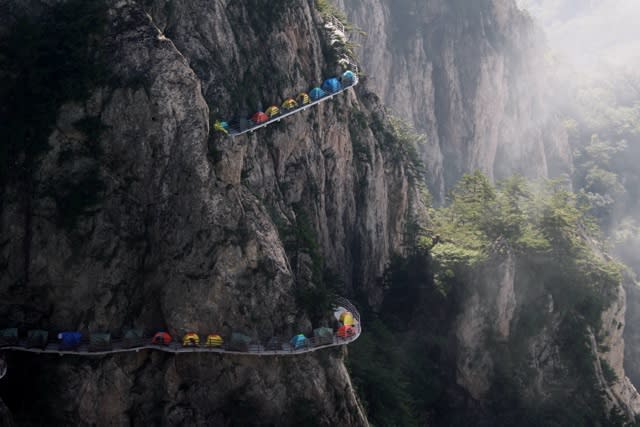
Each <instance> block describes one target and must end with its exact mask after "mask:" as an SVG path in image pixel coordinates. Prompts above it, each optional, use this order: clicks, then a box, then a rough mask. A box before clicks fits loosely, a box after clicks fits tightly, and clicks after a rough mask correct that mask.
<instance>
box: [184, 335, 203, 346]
mask: <svg viewBox="0 0 640 427" xmlns="http://www.w3.org/2000/svg"><path fill="white" fill-rule="evenodd" d="M199 345H200V337H199V336H198V334H196V333H195V332H187V333H186V334H184V337H182V346H183V347H197V346H199Z"/></svg>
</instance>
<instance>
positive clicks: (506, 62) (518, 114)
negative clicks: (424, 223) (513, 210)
mask: <svg viewBox="0 0 640 427" xmlns="http://www.w3.org/2000/svg"><path fill="white" fill-rule="evenodd" d="M340 4H341V5H342V6H343V7H344V9H345V10H346V11H347V15H348V17H349V19H350V20H352V21H353V22H354V24H355V25H357V26H358V27H360V28H362V29H363V30H364V32H365V33H366V35H365V36H363V37H361V38H360V40H359V43H360V44H361V48H360V49H359V50H358V53H359V55H360V58H361V61H362V64H363V66H364V71H365V73H366V74H367V76H368V79H369V84H370V85H371V87H372V88H374V90H375V91H376V92H377V93H379V94H380V95H381V97H382V99H383V101H384V102H385V103H387V104H388V105H389V106H391V107H392V108H393V111H394V112H395V114H397V115H399V116H401V117H404V118H405V119H407V120H409V121H410V122H411V123H413V124H414V125H415V127H416V128H417V129H418V130H420V131H421V132H424V133H425V134H426V135H427V142H428V143H427V144H426V145H425V146H424V147H423V153H422V154H423V158H424V161H425V163H426V165H427V172H428V181H429V186H430V188H431V190H432V192H433V194H434V195H435V196H436V197H437V198H438V199H442V198H443V197H444V192H445V191H446V190H448V189H450V188H451V187H452V186H453V184H454V183H455V182H456V181H457V180H458V178H459V177H460V176H461V174H463V173H464V172H469V171H473V170H476V169H477V170H481V171H482V172H484V173H485V174H487V175H488V176H489V177H495V178H501V177H505V176H508V175H511V174H513V173H520V174H523V175H525V176H530V177H540V176H555V175H558V174H560V173H563V172H567V171H569V170H570V168H571V151H570V150H569V147H568V143H567V136H566V133H565V132H564V130H563V128H562V127H561V126H560V124H559V122H558V120H557V118H556V117H554V115H553V96H552V90H551V89H550V88H549V87H547V84H548V79H547V77H546V71H545V68H546V67H545V65H544V59H543V58H544V47H543V46H544V45H543V43H542V40H541V39H542V37H541V35H540V34H539V33H538V32H537V30H536V29H535V28H534V26H533V24H532V22H531V20H530V19H529V18H528V17H527V16H526V15H524V14H522V13H521V12H520V11H519V10H518V9H517V8H516V6H515V3H514V2H513V1H511V0H482V1H475V2H473V3H469V2H466V1H448V0H428V1H415V0H402V1H395V0H394V1H388V0H342V1H341V2H340Z"/></svg>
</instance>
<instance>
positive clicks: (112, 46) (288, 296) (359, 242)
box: [0, 0, 417, 425]
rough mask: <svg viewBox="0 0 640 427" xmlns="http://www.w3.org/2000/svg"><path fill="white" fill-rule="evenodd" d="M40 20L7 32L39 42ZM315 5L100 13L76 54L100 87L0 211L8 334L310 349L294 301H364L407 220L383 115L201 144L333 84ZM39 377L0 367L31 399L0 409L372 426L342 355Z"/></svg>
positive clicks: (122, 362)
mask: <svg viewBox="0 0 640 427" xmlns="http://www.w3.org/2000/svg"><path fill="white" fill-rule="evenodd" d="M35 3H38V2H35ZM43 4H44V3H39V7H38V8H31V7H32V5H30V6H28V7H27V6H25V8H24V10H23V11H24V12H25V13H27V14H35V13H42V16H41V22H42V23H43V25H45V24H51V22H48V21H47V19H52V18H51V16H49V15H47V10H48V9H47V7H45V6H43ZM64 4H69V3H68V2H66V3H65V2H58V3H56V5H54V6H52V7H54V8H55V7H64ZM71 4H72V5H73V3H71ZM311 4H312V3H310V2H307V1H296V2H294V3H292V4H287V5H280V7H279V8H278V11H277V13H274V8H273V6H272V5H267V4H265V5H262V4H257V3H255V2H253V3H251V4H249V2H231V3H229V2H224V1H220V0H216V1H213V2H191V1H189V2H187V1H184V2H181V1H177V2H171V4H169V3H166V2H154V1H144V2H142V1H140V2H139V1H133V0H129V1H109V2H107V11H106V14H105V16H104V19H105V20H106V21H105V26H104V32H103V33H102V34H99V31H98V30H99V29H100V27H96V34H92V35H90V37H91V38H92V40H96V43H97V46H98V47H97V48H96V49H95V56H96V58H97V59H96V60H97V61H99V62H100V63H101V64H102V65H103V66H104V67H105V70H104V71H105V74H106V78H104V79H99V80H97V83H96V84H95V85H93V86H91V88H90V90H89V91H88V93H87V95H86V96H84V97H81V98H79V99H74V100H67V102H64V103H63V104H62V105H60V106H57V109H56V114H55V120H54V122H53V123H51V127H50V129H49V131H48V132H47V133H46V135H47V148H46V150H44V151H43V152H42V153H41V154H40V156H39V157H38V159H37V161H36V162H34V164H33V174H32V175H30V178H29V180H30V182H31V183H32V184H33V187H32V188H33V189H34V190H33V192H30V193H28V192H27V193H25V192H23V191H21V188H22V187H21V186H20V182H8V183H7V184H6V187H5V192H4V193H3V200H2V212H1V218H0V221H1V222H0V223H1V224H2V230H3V231H2V235H3V239H5V240H4V241H3V244H2V247H1V249H0V251H1V252H0V257H1V258H0V260H1V264H2V265H4V266H6V267H7V268H6V272H7V274H3V275H2V277H0V295H1V296H2V300H3V301H11V305H2V306H0V318H1V319H3V323H6V324H7V325H17V326H20V327H21V328H25V329H26V328H30V327H39V328H44V329H49V330H52V331H55V330H65V329H77V330H80V331H83V332H85V333H87V332H88V331H96V330H109V331H112V332H115V333H119V332H120V331H122V330H124V329H125V328H127V327H138V328H163V329H168V330H169V331H170V332H171V333H173V334H174V335H176V336H180V334H182V333H183V332H185V331H188V330H197V331H200V332H202V333H205V332H211V330H212V329H215V330H218V331H220V332H221V333H225V334H226V333H229V332H231V331H242V332H245V333H249V334H251V335H252V336H253V337H254V338H257V339H265V338H267V337H270V336H273V335H280V336H283V337H286V336H291V334H293V333H299V332H305V333H310V332H311V327H312V321H317V319H314V318H313V314H312V313H310V312H311V311H312V309H313V307H307V306H304V305H303V304H302V303H301V301H302V302H304V298H302V299H301V298H300V295H301V294H302V295H304V293H305V292H320V293H321V292H322V289H323V288H326V287H328V286H331V287H333V288H336V289H335V291H336V292H338V293H342V294H348V293H350V292H354V291H356V290H357V291H358V292H361V293H362V294H367V295H368V296H369V298H370V300H371V301H372V302H376V301H378V300H379V299H380V294H381V290H380V289H379V288H378V287H377V285H376V283H377V279H378V278H379V277H380V276H381V275H382V273H383V271H384V268H385V265H386V262H387V260H388V259H389V257H390V256H391V254H392V253H394V252H401V251H402V250H403V248H402V240H403V231H404V225H405V222H406V220H407V218H408V216H409V214H410V212H411V210H412V209H413V206H414V204H417V201H416V200H415V197H416V196H415V194H414V190H413V187H412V186H411V185H410V183H409V172H408V169H407V167H406V164H407V159H406V158H405V157H403V156H402V154H401V153H398V152H393V151H390V149H389V148H388V144H389V141H390V139H389V138H390V136H389V133H388V132H387V131H386V130H385V129H384V121H385V113H384V111H383V109H382V107H381V106H380V105H379V102H378V100H377V98H376V97H375V96H374V95H372V94H370V93H368V92H367V91H366V90H364V89H359V90H358V91H357V93H354V92H353V91H351V92H349V93H348V94H345V95H341V96H339V97H337V98H336V99H335V100H332V101H327V102H325V103H323V104H322V105H320V106H318V107H316V108H314V109H311V110H308V111H306V112H303V113H299V114H298V115H296V116H295V117H292V118H289V119H286V120H283V121H282V122H281V123H279V124H275V125H272V126H269V127H268V128H266V129H264V130H262V131H260V132H256V133H255V134H251V135H248V136H243V137H239V138H235V139H231V138H228V137H226V136H224V135H222V134H213V133H212V129H211V128H212V120H214V119H216V118H224V119H229V118H231V117H232V116H233V114H245V113H247V112H248V111H251V110H253V109H257V108H260V107H264V106H261V105H259V104H260V100H263V101H268V100H271V102H274V103H277V102H279V101H280V100H281V99H282V98H284V97H285V96H290V95H295V94H296V93H298V92H299V91H302V90H307V89H308V87H309V86H310V85H313V84H315V83H316V82H317V81H319V80H320V78H321V77H322V76H325V75H327V74H329V73H333V72H336V71H337V70H336V68H335V65H334V64H333V63H330V62H327V61H328V60H327V59H325V58H331V49H330V47H329V46H328V44H327V43H326V41H325V37H326V34H325V29H324V26H323V22H322V20H321V18H320V16H319V15H318V14H317V13H316V12H315V10H314V9H313V8H312V5H311ZM12 12H13V11H12ZM67 12H68V15H66V16H67V19H72V17H73V10H68V11H67ZM3 22H7V24H6V25H7V26H9V24H8V23H10V22H11V21H10V20H3ZM52 28H55V27H52ZM4 31H6V28H4ZM14 77H15V78H19V77H18V76H14ZM354 123H356V125H354ZM371 123H376V126H375V127H374V126H370V124H371ZM383 142H384V144H383ZM24 248H27V249H28V250H25V249H24ZM17 254H20V256H17ZM41 360H42V359H38V358H36V357H27V358H20V359H18V358H13V359H11V360H10V361H9V363H10V366H13V367H12V368H11V369H15V370H17V371H18V372H22V373H23V375H25V376H26V378H21V381H24V384H29V383H31V382H32V381H34V380H35V379H37V378H38V377H39V376H40V375H41V376H42V377H45V378H47V381H46V382H45V383H43V384H42V387H36V388H32V387H21V386H20V384H17V383H14V387H13V390H14V391H15V393H14V391H12V393H14V395H15V396H16V399H19V398H24V399H25V400H26V399H27V396H29V398H30V399H32V400H33V401H34V402H40V404H39V405H40V406H39V407H38V413H39V414H40V415H42V416H44V417H51V419H53V420H54V421H55V422H54V424H55V423H59V424H68V423H74V424H77V423H80V424H83V423H86V424H93V423H96V424H102V423H104V422H107V421H106V420H119V422H121V423H122V424H127V423H131V424H140V423H144V422H155V421H157V420H158V417H161V418H162V419H164V420H167V423H168V424H173V423H178V422H185V423H187V424H207V423H210V422H211V423H212V424H215V425H230V424H231V423H233V422H234V420H236V419H237V417H245V418H243V419H245V420H246V422H247V423H252V424H260V423H263V424H269V423H272V424H275V423H278V424H282V423H285V424H286V423H287V422H289V421H283V419H285V420H290V422H291V424H299V423H298V421H299V420H300V419H302V420H304V417H305V416H306V415H304V414H299V413H295V410H296V409H295V408H296V407H299V408H306V411H305V414H307V415H308V414H319V415H318V416H317V417H315V419H316V420H317V421H318V422H319V423H320V424H322V425H329V424H337V423H340V424H345V425H365V424H366V418H365V417H364V415H363V413H362V412H361V410H360V409H359V407H358V403H357V400H356V397H355V393H354V391H353V388H352V387H351V384H350V381H349V378H348V375H347V372H346V370H345V368H344V365H343V364H342V357H340V354H339V353H338V354H335V353H332V354H331V355H324V354H319V355H313V356H309V357H306V356H305V357H303V358H292V359H287V360H280V359H273V360H255V359H251V358H219V357H218V356H213V355H200V356H197V357H185V358H182V357H175V358H174V357H171V356H166V355H159V354H155V353H141V354H139V355H122V356H117V357H106V358H103V359H99V360H96V361H91V360H88V359H83V358H69V359H66V358H65V359H64V361H62V362H61V361H60V360H59V359H55V360H54V359H49V360H47V361H46V362H41ZM41 364H42V368H40V366H41ZM48 381H50V382H48ZM83 396H84V397H83ZM98 396H99V399H98ZM264 396H267V398H266V399H265V398H264ZM291 396H297V397H298V398H299V400H300V402H298V403H299V405H296V404H294V403H295V400H292V399H291ZM3 397H4V396H3ZM96 401H100V402H103V403H102V404H101V405H100V407H99V408H96V407H95V402H96ZM12 402H16V400H12V401H10V402H9V406H12ZM234 402H235V403H234ZM237 402H245V403H246V405H247V407H246V408H244V409H242V408H243V407H242V406H241V407H240V409H242V411H241V413H237V412H229V411H238V410H239V409H238V407H237V405H236V403H237ZM17 408H18V409H17V411H18V412H17V414H16V417H17V418H18V419H23V420H27V421H28V414H27V412H25V411H27V410H31V408H25V407H20V406H18V407H17ZM234 408H235V409H234ZM283 417H285V418H283ZM154 420H155V421H154ZM35 422H36V423H37V422H38V421H35Z"/></svg>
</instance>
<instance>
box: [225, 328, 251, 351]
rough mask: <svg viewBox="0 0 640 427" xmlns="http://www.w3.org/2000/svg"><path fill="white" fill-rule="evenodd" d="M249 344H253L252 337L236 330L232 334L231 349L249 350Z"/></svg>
mask: <svg viewBox="0 0 640 427" xmlns="http://www.w3.org/2000/svg"><path fill="white" fill-rule="evenodd" d="M249 344H251V337H249V336H247V335H244V334H240V333H237V332H234V333H232V334H231V341H230V342H229V349H230V350H235V351H249Z"/></svg>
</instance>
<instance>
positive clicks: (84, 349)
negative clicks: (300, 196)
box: [0, 298, 362, 378]
mask: <svg viewBox="0 0 640 427" xmlns="http://www.w3.org/2000/svg"><path fill="white" fill-rule="evenodd" d="M340 310H347V311H350V312H351V313H352V314H353V317H354V319H355V320H356V325H355V327H354V329H355V334H354V335H353V336H351V337H347V338H339V337H337V336H335V335H334V336H333V338H332V342H330V343H327V342H326V338H325V341H323V339H322V338H317V337H311V338H309V339H308V340H309V345H307V346H305V347H302V348H299V349H295V348H293V347H292V346H291V345H290V344H289V343H283V344H282V345H281V349H267V348H266V347H265V346H264V345H262V344H250V345H249V346H248V350H247V351H239V350H231V349H227V348H226V347H225V346H226V344H225V345H223V346H222V347H217V348H216V347H214V348H209V347H204V346H198V347H183V346H182V345H181V344H180V343H179V342H176V341H172V342H171V343H170V344H168V345H154V344H145V345H140V346H136V347H129V348H124V347H122V345H123V340H113V341H112V347H113V348H112V349H111V350H105V351H89V348H88V343H82V344H81V345H80V346H79V347H78V348H77V349H75V350H63V349H61V348H60V343H58V342H49V343H48V344H47V346H46V347H45V348H44V349H42V348H33V347H32V348H28V347H27V343H26V340H20V341H19V343H18V344H12V345H1V344H0V351H24V352H29V353H38V354H59V355H60V356H63V355H76V356H104V355H109V354H116V353H130V352H139V351H141V350H157V351H164V352H167V353H221V354H231V355H244V356H292V355H299V354H305V353H312V352H314V351H318V350H324V349H326V348H331V347H338V346H343V345H346V344H349V343H352V342H354V341H355V340H357V339H358V337H360V334H361V333H362V320H361V318H360V313H359V312H358V310H357V309H356V308H355V306H354V305H353V304H351V302H350V301H349V300H347V299H346V298H337V299H336V311H340ZM150 339H151V338H149V340H150ZM1 368H2V359H1V358H0V374H2V372H1V371H2V369H1ZM5 372H6V364H5ZM0 378H2V376H0Z"/></svg>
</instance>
